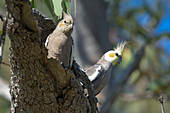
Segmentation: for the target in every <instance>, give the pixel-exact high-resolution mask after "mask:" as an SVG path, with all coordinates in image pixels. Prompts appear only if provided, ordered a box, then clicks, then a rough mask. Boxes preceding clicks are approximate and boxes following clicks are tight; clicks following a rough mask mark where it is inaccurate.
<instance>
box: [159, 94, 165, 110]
mask: <svg viewBox="0 0 170 113" xmlns="http://www.w3.org/2000/svg"><path fill="white" fill-rule="evenodd" d="M158 100H159V102H160V103H161V109H162V113H165V111H164V104H163V94H161V95H160V97H159V98H158Z"/></svg>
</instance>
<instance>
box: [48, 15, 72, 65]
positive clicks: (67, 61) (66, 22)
mask: <svg viewBox="0 0 170 113" xmlns="http://www.w3.org/2000/svg"><path fill="white" fill-rule="evenodd" d="M73 25H74V24H73V18H72V17H71V15H70V14H66V13H64V18H63V19H62V20H61V21H60V22H59V23H58V25H57V27H56V29H55V30H54V31H53V32H52V33H51V34H50V35H49V36H48V38H47V40H46V42H45V46H46V48H47V49H48V56H47V58H53V59H58V60H59V61H60V62H61V63H62V65H63V67H64V68H71V66H72V62H73V57H74V42H73V39H72V37H71V33H72V31H73Z"/></svg>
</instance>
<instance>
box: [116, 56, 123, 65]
mask: <svg viewBox="0 0 170 113" xmlns="http://www.w3.org/2000/svg"><path fill="white" fill-rule="evenodd" d="M121 62H122V57H121V56H120V57H119V59H118V62H117V63H119V64H120V63H121Z"/></svg>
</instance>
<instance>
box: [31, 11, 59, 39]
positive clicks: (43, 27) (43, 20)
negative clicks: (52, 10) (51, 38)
mask: <svg viewBox="0 0 170 113" xmlns="http://www.w3.org/2000/svg"><path fill="white" fill-rule="evenodd" d="M32 13H33V15H34V16H35V18H36V20H37V22H38V27H39V29H40V31H41V42H45V40H46V38H47V37H48V35H49V34H50V33H52V32H53V31H54V29H55V27H56V26H55V24H54V23H53V21H52V19H50V18H47V17H45V16H44V15H42V14H41V13H40V12H39V11H37V10H36V9H32Z"/></svg>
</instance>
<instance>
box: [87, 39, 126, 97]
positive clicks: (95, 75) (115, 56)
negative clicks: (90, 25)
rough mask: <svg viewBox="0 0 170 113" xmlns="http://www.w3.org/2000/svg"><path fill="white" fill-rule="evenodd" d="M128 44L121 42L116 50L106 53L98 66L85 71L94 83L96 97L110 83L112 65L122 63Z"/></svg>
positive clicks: (95, 65)
mask: <svg viewBox="0 0 170 113" xmlns="http://www.w3.org/2000/svg"><path fill="white" fill-rule="evenodd" d="M126 44H127V42H121V43H120V44H118V45H117V47H116V48H114V50H110V51H108V52H106V53H105V54H104V55H103V56H102V57H101V58H100V59H99V61H98V62H97V63H96V64H94V65H93V66H91V67H90V68H88V69H87V70H86V71H85V72H86V74H87V75H88V77H89V79H90V81H91V82H92V85H93V88H94V94H95V95H97V94H98V93H100V92H101V91H102V89H103V88H104V87H105V86H106V84H107V83H108V81H109V78H110V75H111V70H112V69H111V68H112V64H113V65H115V64H118V63H121V62H122V54H123V49H124V47H125V45H126Z"/></svg>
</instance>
